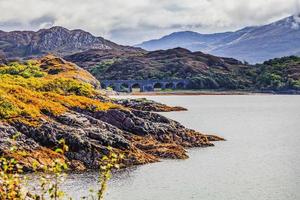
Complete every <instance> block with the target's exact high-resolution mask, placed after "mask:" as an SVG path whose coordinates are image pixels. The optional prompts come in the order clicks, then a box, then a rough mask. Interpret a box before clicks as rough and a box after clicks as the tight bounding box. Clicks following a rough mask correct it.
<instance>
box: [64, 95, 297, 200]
mask: <svg viewBox="0 0 300 200" xmlns="http://www.w3.org/2000/svg"><path fill="white" fill-rule="evenodd" d="M148 98H150V99H153V100H156V101H159V102H162V103H166V104H169V105H178V106H183V107H186V108H188V111H186V112H172V113H164V115H165V116H167V117H170V118H172V119H175V120H177V121H179V122H181V123H182V124H184V125H186V126H187V127H189V128H193V129H196V130H198V131H202V132H204V133H210V134H218V135H220V136H223V137H225V138H226V139H227V141H226V142H217V143H215V147H209V148H197V149H191V150H189V156H190V159H188V160H164V161H162V162H160V163H154V164H148V165H143V166H138V167H134V168H130V169H126V170H123V171H120V172H118V173H116V174H114V178H113V179H112V180H111V181H110V183H109V190H108V193H107V195H106V199H107V200H154V199H155V200H188V199H197V200H198V199H205V200H235V199H236V200H241V199H243V200H248V199H249V200H253V199H256V200H269V199H270V200H277V199H278V200H282V199H284V200H295V199H300V96H288V95H287V96H273V95H252V96H246V95H245V96H244V95H243V96H234V95H232V96H227V95H225V96H149V97H148ZM96 175H97V173H96V172H89V173H84V174H79V175H76V174H73V175H71V176H70V178H69V179H68V182H67V185H66V188H65V189H66V190H68V191H69V192H72V193H73V196H74V197H78V196H79V195H83V194H84V191H85V190H87V189H88V188H90V187H95V181H96Z"/></svg>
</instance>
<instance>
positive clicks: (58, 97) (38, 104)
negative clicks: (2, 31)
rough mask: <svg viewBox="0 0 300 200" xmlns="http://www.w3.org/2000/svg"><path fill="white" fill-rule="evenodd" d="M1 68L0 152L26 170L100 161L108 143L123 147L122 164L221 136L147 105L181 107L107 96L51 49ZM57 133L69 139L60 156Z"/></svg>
mask: <svg viewBox="0 0 300 200" xmlns="http://www.w3.org/2000/svg"><path fill="white" fill-rule="evenodd" d="M0 72H1V73H2V74H1V73H0V155H4V156H9V157H13V158H15V159H16V160H18V161H19V162H20V163H21V164H22V165H23V166H24V167H25V169H27V170H30V169H31V166H32V163H33V162H35V163H39V164H40V165H41V166H48V165H51V164H52V162H53V161H54V160H55V159H62V160H65V161H66V162H68V163H69V166H70V167H71V168H72V169H78V170H83V169H86V168H97V167H99V165H100V160H101V158H102V157H103V155H106V154H107V153H108V152H109V150H108V149H109V148H108V147H112V151H114V152H116V153H123V154H125V159H124V160H123V162H122V164H123V166H130V165H138V164H145V163H150V162H157V161H159V160H160V159H162V158H172V159H185V158H188V155H187V152H186V148H187V147H207V146H213V143H212V141H216V140H222V138H219V137H216V136H211V135H209V136H207V135H205V134H202V133H199V132H197V131H194V130H191V129H188V128H186V127H184V126H182V125H181V124H180V123H178V122H176V121H173V120H171V119H168V118H167V117H164V116H162V115H160V114H157V113H154V112H152V111H171V110H179V108H176V107H175V108H173V107H170V106H166V105H163V104H160V103H157V102H153V101H147V100H145V99H143V100H111V99H109V98H108V97H105V96H103V94H102V93H101V92H100V91H98V90H97V89H96V88H97V86H98V85H99V84H98V82H97V81H96V80H95V79H94V78H93V77H92V76H91V75H90V74H89V73H88V72H87V71H85V70H82V69H80V68H79V67H78V66H76V65H74V64H72V63H70V62H66V61H64V60H63V59H60V58H57V57H54V56H46V57H44V58H42V59H39V60H34V61H28V62H27V63H24V64H16V63H13V64H8V65H4V66H2V67H0ZM25 72H26V73H25ZM92 85H93V86H92ZM181 109H183V108H181ZM15 135H19V136H18V137H15ZM61 139H64V140H65V142H66V144H67V145H68V146H69V151H67V152H66V153H65V154H64V155H60V154H58V153H56V152H55V151H54V150H55V149H56V148H58V147H59V145H60V144H59V141H60V140H61ZM12 148H13V149H17V151H13V150H12Z"/></svg>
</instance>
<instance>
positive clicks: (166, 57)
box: [65, 48, 250, 89]
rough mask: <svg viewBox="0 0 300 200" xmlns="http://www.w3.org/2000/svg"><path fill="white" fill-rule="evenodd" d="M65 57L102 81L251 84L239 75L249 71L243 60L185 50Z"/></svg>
mask: <svg viewBox="0 0 300 200" xmlns="http://www.w3.org/2000/svg"><path fill="white" fill-rule="evenodd" d="M123 53H124V52H123ZM65 58H66V59H67V60H70V61H72V62H74V63H77V64H78V65H80V66H82V67H84V68H85V69H87V70H89V71H90V72H91V73H92V74H93V75H94V76H95V77H96V78H97V79H99V80H118V79H121V80H130V79H135V80H142V79H189V80H191V85H190V86H189V87H190V88H195V89H196V88H198V89H199V88H202V89H203V88H207V89H238V88H244V87H247V86H248V84H249V83H250V82H249V81H248V80H245V79H243V77H240V76H239V70H240V69H241V68H247V66H246V65H243V63H241V62H240V61H238V60H235V59H231V58H220V57H216V56H212V55H208V54H204V53H201V52H191V51H189V50H186V49H182V48H175V49H170V50H161V51H153V52H146V53H138V54H121V53H119V52H116V51H109V53H108V51H105V53H104V52H103V51H87V52H82V53H78V54H74V55H71V56H67V57H65Z"/></svg>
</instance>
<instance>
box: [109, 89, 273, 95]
mask: <svg viewBox="0 0 300 200" xmlns="http://www.w3.org/2000/svg"><path fill="white" fill-rule="evenodd" d="M272 94H276V93H273V92H251V91H220V90H173V91H152V92H139V91H133V92H131V93H127V92H108V95H109V96H127V95H128V96H164V95H168V96H171V95H191V96H194V95H272Z"/></svg>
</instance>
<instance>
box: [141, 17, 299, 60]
mask: <svg viewBox="0 0 300 200" xmlns="http://www.w3.org/2000/svg"><path fill="white" fill-rule="evenodd" d="M137 46H138V47H142V48H144V49H146V50H158V49H170V48H175V47H183V48H187V49H190V50H191V51H203V52H207V53H210V54H213V55H217V56H224V57H233V58H236V59H238V60H246V61H248V62H250V63H257V62H263V61H265V60H268V59H271V58H276V57H282V56H289V55H299V52H300V17H299V16H290V17H287V18H284V19H282V20H279V21H277V22H274V23H271V24H268V25H264V26H256V27H246V28H244V29H241V30H238V31H235V32H225V33H217V34H200V33H196V32H177V33H172V34H170V35H167V36H164V37H162V38H161V39H157V40H150V41H147V42H143V43H142V44H139V45H137Z"/></svg>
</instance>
